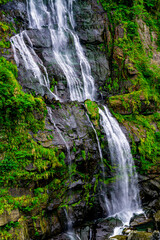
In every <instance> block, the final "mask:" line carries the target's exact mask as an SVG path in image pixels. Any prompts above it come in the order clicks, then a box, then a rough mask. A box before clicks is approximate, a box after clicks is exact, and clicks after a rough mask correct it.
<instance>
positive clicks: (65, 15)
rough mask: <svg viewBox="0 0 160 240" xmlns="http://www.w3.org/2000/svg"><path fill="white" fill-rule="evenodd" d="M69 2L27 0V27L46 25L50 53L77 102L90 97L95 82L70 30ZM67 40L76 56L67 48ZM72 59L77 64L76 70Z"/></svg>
mask: <svg viewBox="0 0 160 240" xmlns="http://www.w3.org/2000/svg"><path fill="white" fill-rule="evenodd" d="M72 4H73V0H55V1H52V0H49V1H48V4H47V5H46V4H45V3H44V1H43V0H39V1H38V4H37V2H36V1H35V0H27V9H28V18H29V27H30V28H32V29H42V28H43V27H47V28H48V29H49V31H50V36H51V41H52V51H53V56H54V58H55V60H56V62H57V64H58V65H59V67H60V68H61V70H62V72H63V73H64V75H65V77H66V80H67V83H68V87H69V92H70V99H71V101H75V100H77V101H79V102H81V101H84V100H85V99H93V98H94V95H95V86H94V79H93V77H92V75H91V69H90V65H89V63H88V61H87V58H86V57H85V54H84V52H83V49H82V47H81V45H80V42H79V38H78V36H77V34H76V33H75V30H74V26H75V23H74V19H73V10H72ZM71 40H72V44H73V46H72V48H74V52H75V53H76V56H74V55H73V49H70V48H69V41H71ZM72 59H73V60H72ZM75 63H76V64H77V65H78V66H79V68H80V71H79V72H78V73H77V71H76V69H75V66H74V64H75Z"/></svg>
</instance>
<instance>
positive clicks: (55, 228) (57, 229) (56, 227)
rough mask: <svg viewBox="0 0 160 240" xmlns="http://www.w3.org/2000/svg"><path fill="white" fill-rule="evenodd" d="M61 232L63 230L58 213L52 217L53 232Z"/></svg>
mask: <svg viewBox="0 0 160 240" xmlns="http://www.w3.org/2000/svg"><path fill="white" fill-rule="evenodd" d="M61 232H62V228H61V225H60V222H59V220H58V217H57V216H56V215H53V216H52V217H51V233H52V234H54V235H57V234H59V233H61Z"/></svg>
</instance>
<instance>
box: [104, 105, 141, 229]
mask: <svg viewBox="0 0 160 240" xmlns="http://www.w3.org/2000/svg"><path fill="white" fill-rule="evenodd" d="M103 107H104V111H102V110H101V109H99V114H100V116H101V125H102V126H103V128H104V131H105V133H106V136H107V140H108V148H109V152H110V158H111V164H112V167H113V168H114V169H115V176H116V178H115V181H114V183H113V184H112V186H111V191H110V193H109V195H110V198H108V199H106V201H107V210H108V214H109V215H110V216H113V215H115V216H116V217H117V218H119V219H121V220H122V222H123V224H124V225H129V221H130V219H131V217H132V216H133V213H135V212H137V213H141V212H142V211H141V209H140V198H139V191H138V182H137V173H136V171H135V167H134V161H133V158H132V154H131V150H130V146H129V143H128V141H127V139H126V137H125V135H124V133H123V132H122V130H121V128H120V127H119V124H118V122H117V121H116V120H115V119H114V118H113V117H112V115H111V113H110V112H109V110H108V109H107V107H105V106H103ZM119 230H120V228H119V229H116V232H117V233H120V231H119Z"/></svg>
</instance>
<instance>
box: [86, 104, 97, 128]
mask: <svg viewBox="0 0 160 240" xmlns="http://www.w3.org/2000/svg"><path fill="white" fill-rule="evenodd" d="M85 107H86V109H87V111H88V113H89V115H90V117H91V120H92V121H93V123H94V125H95V126H98V124H99V109H98V105H97V103H96V102H93V101H91V100H86V101H85Z"/></svg>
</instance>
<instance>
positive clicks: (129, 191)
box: [11, 0, 140, 224]
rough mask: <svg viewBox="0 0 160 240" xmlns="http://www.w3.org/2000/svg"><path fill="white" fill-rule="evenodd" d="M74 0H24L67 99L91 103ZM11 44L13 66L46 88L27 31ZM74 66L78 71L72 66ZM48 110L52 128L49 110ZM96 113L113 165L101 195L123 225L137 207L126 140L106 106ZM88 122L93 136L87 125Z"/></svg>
mask: <svg viewBox="0 0 160 240" xmlns="http://www.w3.org/2000/svg"><path fill="white" fill-rule="evenodd" d="M46 2H47V3H46ZM73 2H74V0H54V1H53V0H48V1H44V0H38V1H37V0H27V13H28V19H29V28H30V29H38V30H39V31H41V30H42V29H44V28H47V29H48V33H49V34H50V39H51V45H52V53H53V56H54V60H55V61H56V63H57V64H58V66H59V67H60V69H61V71H62V72H63V73H64V75H65V77H66V80H67V84H68V88H69V93H70V100H71V101H75V100H77V101H79V102H83V101H84V100H85V99H91V100H93V101H94V100H95V99H96V88H95V84H94V79H93V77H92V74H91V67H90V64H89V62H88V60H87V58H86V56H85V53H84V50H83V48H82V46H81V44H80V41H79V38H78V35H77V34H76V32H75V22H74V18H73V8H72V7H73V6H72V5H73ZM70 42H72V46H71V44H69V43H70ZM11 43H12V47H13V51H14V57H15V61H16V63H17V65H18V66H19V64H20V59H21V60H23V64H24V67H25V69H24V71H26V72H29V73H30V77H31V78H33V79H34V83H35V84H40V85H41V86H44V87H46V88H47V89H48V90H49V91H50V82H49V78H48V73H47V69H46V68H45V66H44V64H43V62H42V61H41V59H40V58H39V57H38V55H37V54H36V52H35V51H34V50H33V44H32V42H31V40H30V38H29V36H28V34H27V30H25V31H23V32H22V33H20V34H17V35H16V36H14V37H12V38H11ZM75 64H76V65H77V66H78V68H79V71H78V70H77V69H76V68H75ZM52 95H53V97H54V98H55V99H59V98H58V96H57V95H56V94H54V93H52ZM48 114H49V116H50V120H51V122H52V123H53V124H54V126H55V128H56V129H57V127H56V125H55V123H54V121H53V118H52V114H51V111H50V109H49V108H48ZM99 114H100V116H101V121H100V123H101V126H102V127H103V129H104V131H105V134H106V137H107V140H108V147H109V152H110V157H111V163H112V166H113V168H115V175H116V180H115V182H114V183H112V189H111V191H110V192H109V193H106V197H105V205H106V211H107V212H108V214H109V215H110V216H111V215H112V216H113V215H115V216H118V218H120V219H121V220H122V221H123V223H124V224H125V223H128V222H129V220H130V218H131V216H132V214H133V213H134V212H136V211H137V210H138V209H139V208H140V200H139V193H138V186H137V174H136V171H135V167H134V161H133V158H132V155H131V150H130V146H129V143H128V141H127V139H126V137H125V135H124V134H123V132H122V130H121V128H120V127H119V125H118V122H117V121H116V120H115V119H114V118H113V117H112V115H111V114H110V112H109V110H108V109H107V107H105V106H103V107H102V108H99ZM90 123H91V122H90ZM91 126H92V128H93V130H94V132H95V134H96V130H95V128H94V127H93V125H92V123H91ZM57 131H58V129H57ZM58 132H59V131H58ZM59 134H60V136H61V138H62V139H63V141H64V143H65V145H66V148H67V151H68V155H69V156H70V153H69V147H68V145H67V143H66V141H65V140H64V138H63V136H62V135H61V133H60V132H59ZM96 139H97V144H98V149H99V153H100V158H101V161H103V156H102V151H101V148H100V143H99V139H98V136H97V134H96ZM103 171H104V168H103Z"/></svg>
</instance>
